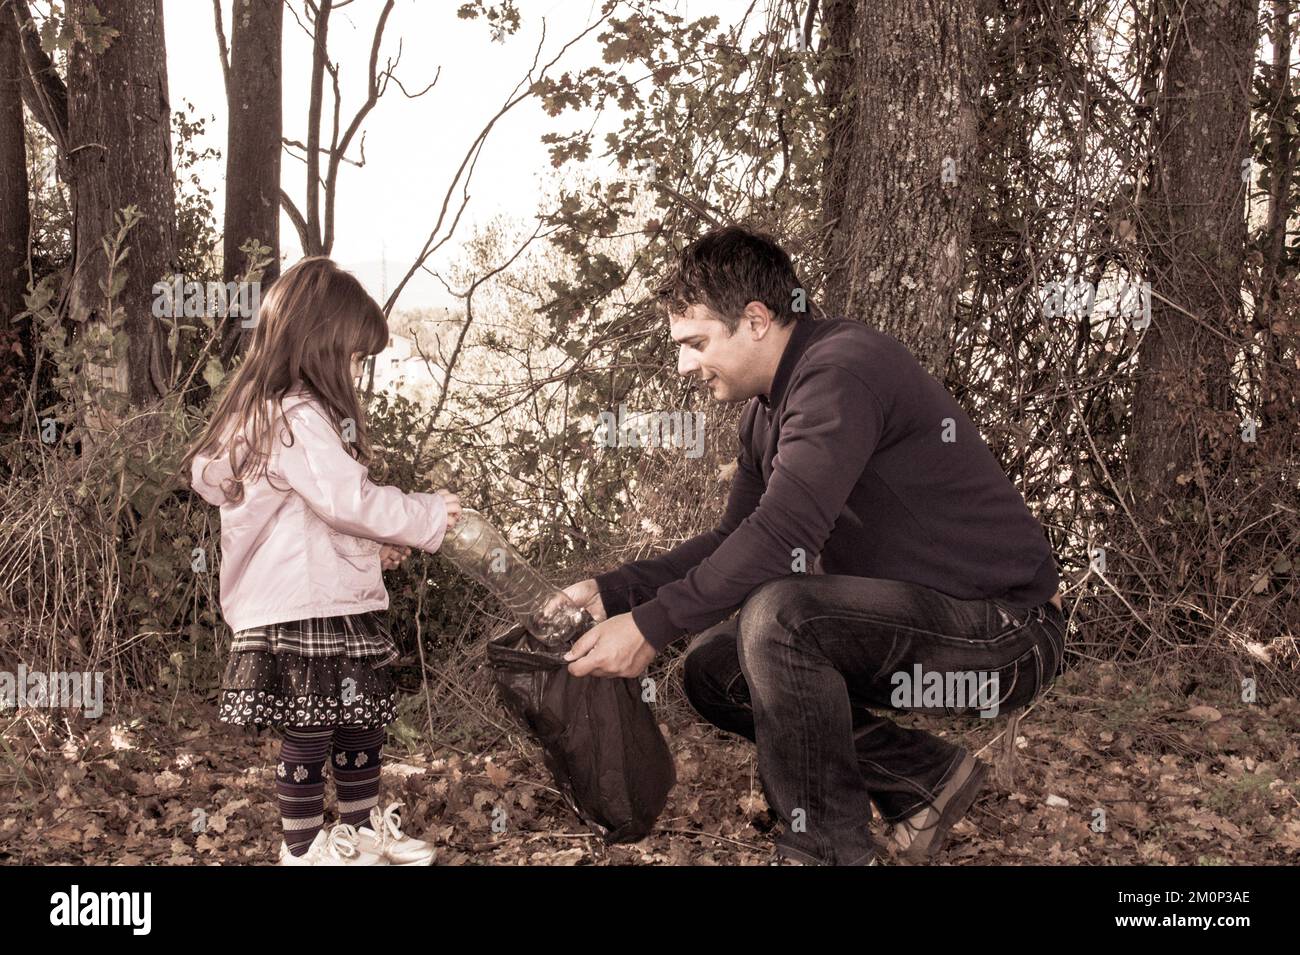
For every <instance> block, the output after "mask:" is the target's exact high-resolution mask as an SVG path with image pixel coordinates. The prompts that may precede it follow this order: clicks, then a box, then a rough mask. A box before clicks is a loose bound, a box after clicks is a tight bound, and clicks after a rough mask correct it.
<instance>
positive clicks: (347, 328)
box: [182, 256, 388, 504]
mask: <svg viewBox="0 0 1300 955" xmlns="http://www.w3.org/2000/svg"><path fill="white" fill-rule="evenodd" d="M387 345H388V323H387V321H386V320H385V319H384V312H383V310H382V309H381V308H380V307H379V305H378V303H376V302H375V300H374V299H373V298H371V297H370V296H369V295H368V294H367V293H366V290H365V289H364V288H363V287H362V285H361V283H360V282H358V281H357V279H356V278H355V277H354V276H353V275H351V274H350V273H348V272H345V271H343V269H341V268H339V267H338V265H336V264H335V263H334V262H332V261H331V260H330V259H328V258H326V257H325V256H311V257H308V258H305V259H303V260H302V261H301V262H299V263H298V264H297V265H295V266H293V267H292V268H290V269H288V270H286V271H285V272H284V273H283V274H282V275H281V276H280V277H279V278H278V279H276V280H275V283H274V284H273V285H272V286H271V289H270V291H268V292H267V294H266V297H265V298H263V299H262V303H261V307H260V308H259V309H258V313H257V321H256V326H255V330H254V332H253V341H252V344H251V345H250V347H249V349H248V354H247V356H246V357H245V358H244V361H243V364H241V365H240V366H239V369H238V370H237V371H236V372H235V373H234V375H233V376H231V378H230V382H229V385H228V386H227V388H226V390H225V393H224V394H223V395H222V396H221V398H220V400H219V401H218V402H217V408H216V411H214V412H213V414H212V418H211V419H210V420H209V421H208V425H207V427H206V428H205V429H204V431H203V434H202V435H201V436H200V437H199V439H198V440H197V441H195V442H194V444H193V445H191V446H190V449H189V451H188V452H187V453H186V455H185V459H184V463H183V465H182V469H183V473H185V474H186V475H188V474H189V469H190V465H191V462H193V460H194V458H195V456H196V455H198V454H206V455H208V456H210V457H216V456H218V455H219V454H221V453H222V452H223V451H224V452H226V453H228V454H229V457H230V467H231V470H232V472H233V473H234V479H233V481H230V482H227V483H225V484H223V485H222V490H223V491H225V494H226V499H227V500H228V501H230V502H231V503H234V504H238V503H239V502H240V501H242V500H243V497H244V482H245V481H255V480H257V479H258V478H260V477H262V476H263V475H265V474H266V465H267V460H268V458H269V456H270V453H271V440H272V438H273V436H274V434H275V433H276V428H275V425H276V424H277V423H278V417H279V415H280V414H282V413H283V411H284V406H283V402H284V396H285V395H286V394H288V393H289V392H290V391H292V390H294V389H295V388H297V387H299V386H302V387H305V388H306V389H307V391H309V392H310V393H311V394H312V395H313V396H314V397H315V398H316V399H317V400H318V401H319V402H320V404H321V406H322V407H323V409H324V410H325V412H326V413H327V414H328V415H329V417H330V420H331V423H332V424H333V425H334V428H335V430H337V431H339V432H340V441H341V440H342V423H343V422H344V421H345V420H348V419H351V420H352V421H353V422H354V423H355V425H356V440H355V442H352V443H349V442H344V443H345V445H346V446H348V447H349V450H350V451H351V453H352V454H353V456H354V457H356V458H357V459H358V460H359V461H361V462H363V463H364V462H367V461H369V459H370V440H369V437H368V435H367V432H366V426H365V419H364V416H363V415H362V413H361V403H360V401H359V400H358V398H357V389H356V383H355V382H354V381H353V379H352V374H351V362H352V355H353V354H354V353H356V352H360V353H361V354H363V355H377V354H379V352H381V351H383V350H384V348H385V347H387ZM273 405H274V408H275V412H276V414H275V416H274V417H273V416H272V413H271V409H272V406H273ZM232 425H233V427H232ZM290 443H292V432H290Z"/></svg>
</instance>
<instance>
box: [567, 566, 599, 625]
mask: <svg viewBox="0 0 1300 955" xmlns="http://www.w3.org/2000/svg"><path fill="white" fill-rule="evenodd" d="M563 593H564V596H566V597H568V598H569V600H571V601H572V602H573V603H574V604H576V605H577V606H579V607H582V608H583V609H584V610H586V611H587V613H589V614H591V619H592V620H595V621H597V622H599V621H601V620H604V619H605V602H604V601H603V600H601V599H600V588H598V587H597V586H596V578H595V577H588V578H587V579H586V580H580V581H578V582H577V583H576V584H570V585H569V586H567V587H565V588H564V591H563Z"/></svg>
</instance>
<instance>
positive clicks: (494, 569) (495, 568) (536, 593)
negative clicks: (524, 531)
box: [439, 508, 590, 644]
mask: <svg viewBox="0 0 1300 955" xmlns="http://www.w3.org/2000/svg"><path fill="white" fill-rule="evenodd" d="M439 553H440V554H442V555H443V556H444V557H446V558H447V560H449V561H451V563H452V564H453V565H455V567H456V569H457V570H459V571H460V572H461V573H463V574H465V575H466V576H468V577H472V578H473V579H474V580H477V581H478V582H479V583H481V584H482V585H483V586H485V587H487V589H488V590H490V591H491V592H492V595H493V596H494V597H496V598H497V600H499V601H500V602H501V604H502V605H503V606H504V607H505V608H506V609H507V610H509V611H510V613H511V614H513V615H514V617H515V619H516V620H517V621H519V623H520V624H522V625H523V626H524V628H525V629H527V630H528V632H529V633H531V634H532V635H533V636H534V637H536V638H537V639H539V640H541V641H543V642H545V643H552V644H558V643H563V642H565V641H567V640H569V639H571V638H572V637H575V636H577V635H578V633H580V632H581V631H582V630H585V629H586V627H587V626H588V625H589V624H590V617H589V616H588V614H587V613H586V612H585V611H583V610H582V609H581V608H580V607H578V606H577V605H576V604H574V603H573V601H571V600H569V598H568V597H566V596H565V595H564V593H563V591H561V590H559V589H558V588H556V587H553V586H551V584H550V583H548V582H547V581H546V579H545V578H544V577H542V575H541V574H539V573H538V572H537V571H536V570H534V569H533V567H532V565H531V564H529V563H528V561H526V560H524V558H523V556H522V555H521V554H520V553H519V551H517V550H515V548H514V547H513V546H512V545H511V544H510V541H509V540H507V539H506V536H505V535H504V534H502V533H501V532H500V531H499V530H497V528H496V527H494V526H493V525H492V523H491V522H490V521H488V520H487V519H486V518H484V517H483V515H482V514H480V513H479V512H478V511H475V510H473V509H471V508H464V509H462V510H461V512H460V520H458V521H457V522H456V526H455V527H453V528H451V529H450V530H448V531H447V533H446V536H444V537H443V541H442V547H441V548H440V549H439ZM548 608H549V609H548Z"/></svg>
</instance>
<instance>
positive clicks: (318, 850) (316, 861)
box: [280, 823, 389, 865]
mask: <svg viewBox="0 0 1300 955" xmlns="http://www.w3.org/2000/svg"><path fill="white" fill-rule="evenodd" d="M360 841H361V840H360V839H359V838H358V833H357V830H356V829H354V828H353V827H352V826H349V825H347V824H346V823H339V824H338V825H337V826H335V827H334V828H333V829H331V830H330V831H329V833H328V834H326V832H325V830H324V829H322V830H321V831H320V832H318V833H316V838H315V839H313V840H312V844H311V845H310V846H309V847H308V849H307V851H306V852H304V853H303V854H302V855H300V856H296V855H294V854H293V853H292V852H290V851H289V847H288V846H287V845H286V844H285V843H283V842H281V843H280V865H388V864H389V862H388V860H387V859H386V858H384V857H383V855H380V854H377V853H374V852H367V851H366V850H365V849H362V848H361V847H360V844H359V843H360Z"/></svg>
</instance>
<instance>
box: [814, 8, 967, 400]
mask: <svg viewBox="0 0 1300 955" xmlns="http://www.w3.org/2000/svg"><path fill="white" fill-rule="evenodd" d="M824 22H825V26H826V31H827V39H828V47H829V49H828V53H829V55H830V56H832V57H834V58H835V59H834V62H833V65H832V67H831V70H830V74H829V76H828V77H827V80H826V86H825V96H826V105H827V107H828V108H829V110H830V112H831V118H830V127H829V134H828V142H827V150H828V156H827V160H826V174H825V180H824V185H823V196H822V203H823V205H822V218H823V222H824V224H825V226H826V228H827V244H826V287H825V289H824V290H823V294H822V300H823V304H824V306H825V308H826V310H827V311H829V312H831V313H832V314H838V315H841V316H843V317H845V318H853V319H857V320H859V321H862V322H866V323H867V324H869V325H872V326H873V327H875V328H878V329H880V330H881V331H884V332H888V333H889V334H891V335H893V336H894V337H895V338H897V339H898V340H899V341H901V342H902V343H903V344H904V345H906V346H907V347H908V348H909V349H911V351H912V352H913V354H915V355H916V357H917V359H918V360H919V361H920V362H921V363H922V365H924V366H925V367H926V368H927V369H929V370H930V371H931V372H932V373H934V374H936V375H937V376H940V377H942V375H943V370H944V365H945V364H946V361H947V349H948V343H949V330H950V328H951V325H952V320H953V307H954V303H955V300H956V295H957V291H958V289H959V288H960V286H961V281H962V275H963V269H962V263H963V259H964V255H965V251H966V245H967V242H968V240H969V238H970V217H971V208H972V198H973V196H974V188H973V182H972V178H973V175H974V172H975V169H974V157H975V154H976V153H975V148H976V137H977V130H978V121H979V117H978V105H979V88H980V79H981V75H982V69H983V66H982V60H983V33H982V29H981V25H980V20H979V17H978V16H977V13H976V9H975V5H974V3H973V0H939V2H936V3H922V2H920V0H892V2H890V3H878V2H874V0H832V2H830V3H828V4H827V7H826V13H825V21H824Z"/></svg>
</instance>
